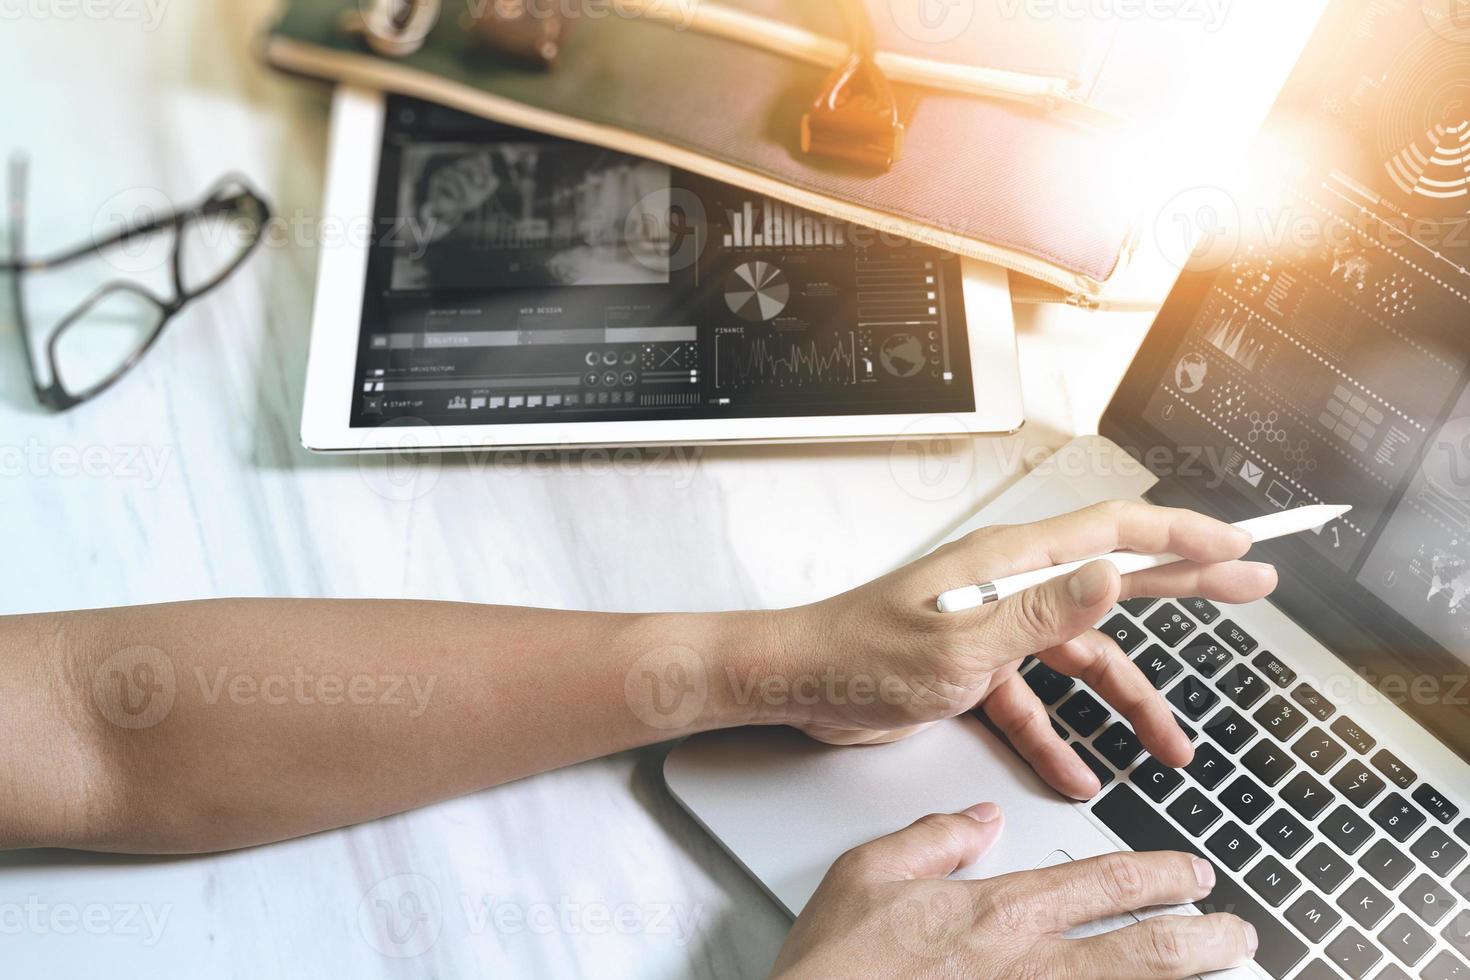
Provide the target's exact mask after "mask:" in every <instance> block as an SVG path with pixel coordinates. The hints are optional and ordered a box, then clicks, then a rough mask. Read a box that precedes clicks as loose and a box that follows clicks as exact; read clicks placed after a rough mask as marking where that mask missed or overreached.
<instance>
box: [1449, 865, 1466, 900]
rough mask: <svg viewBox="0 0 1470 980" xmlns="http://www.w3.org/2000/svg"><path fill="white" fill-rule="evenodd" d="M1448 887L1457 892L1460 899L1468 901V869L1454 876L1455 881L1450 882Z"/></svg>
mask: <svg viewBox="0 0 1470 980" xmlns="http://www.w3.org/2000/svg"><path fill="white" fill-rule="evenodd" d="M1450 887H1451V888H1453V889H1454V890H1455V891H1457V892H1459V893H1460V897H1461V898H1463V899H1465V900H1466V901H1470V869H1466V870H1464V871H1461V872H1460V873H1459V874H1458V875H1456V876H1455V880H1454V881H1452V882H1450Z"/></svg>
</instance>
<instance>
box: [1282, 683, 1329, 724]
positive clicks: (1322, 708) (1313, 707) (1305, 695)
mask: <svg viewBox="0 0 1470 980" xmlns="http://www.w3.org/2000/svg"><path fill="white" fill-rule="evenodd" d="M1291 699H1292V700H1293V701H1295V702H1296V703H1297V704H1299V705H1301V706H1302V707H1303V708H1305V709H1306V711H1307V714H1309V715H1311V716H1312V717H1313V718H1316V719H1317V720H1318V721H1326V720H1327V719H1328V718H1331V717H1332V713H1333V712H1334V711H1336V710H1337V708H1336V707H1335V706H1334V705H1333V704H1332V702H1331V701H1328V700H1327V699H1326V698H1324V697H1323V696H1322V695H1321V694H1319V693H1317V689H1316V688H1315V687H1313V686H1312V685H1310V684H1298V685H1297V686H1296V690H1295V691H1292V692H1291Z"/></svg>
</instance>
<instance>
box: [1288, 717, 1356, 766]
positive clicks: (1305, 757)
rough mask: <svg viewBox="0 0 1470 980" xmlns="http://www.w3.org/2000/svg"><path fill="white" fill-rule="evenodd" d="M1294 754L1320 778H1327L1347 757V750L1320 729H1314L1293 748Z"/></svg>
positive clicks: (1297, 741)
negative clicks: (1344, 757) (1343, 758)
mask: <svg viewBox="0 0 1470 980" xmlns="http://www.w3.org/2000/svg"><path fill="white" fill-rule="evenodd" d="M1291 751H1292V753H1293V754H1294V755H1295V756H1296V757H1297V758H1298V759H1300V760H1302V761H1303V762H1305V763H1306V764H1307V765H1309V766H1311V767H1312V771H1313V772H1315V773H1317V774H1318V775H1319V776H1325V775H1327V773H1329V772H1330V771H1331V770H1332V767H1333V766H1335V765H1337V764H1338V763H1339V762H1341V761H1342V757H1343V756H1345V755H1347V749H1345V748H1343V747H1342V746H1341V745H1340V744H1338V742H1337V740H1336V739H1334V738H1333V737H1332V736H1331V735H1328V734H1327V733H1326V732H1324V731H1323V730H1322V729H1320V728H1315V727H1314V728H1313V729H1312V730H1311V731H1309V732H1307V733H1306V734H1305V735H1303V736H1302V737H1301V738H1299V739H1297V740H1296V744H1295V745H1293V746H1292V747H1291Z"/></svg>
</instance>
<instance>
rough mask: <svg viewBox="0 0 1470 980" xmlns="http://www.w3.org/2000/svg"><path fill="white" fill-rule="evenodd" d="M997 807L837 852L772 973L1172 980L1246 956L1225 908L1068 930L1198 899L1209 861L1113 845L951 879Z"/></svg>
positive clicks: (1246, 927)
mask: <svg viewBox="0 0 1470 980" xmlns="http://www.w3.org/2000/svg"><path fill="white" fill-rule="evenodd" d="M1002 823H1003V820H1002V819H1001V814H1000V810H999V809H998V808H997V807H996V806H995V805H994V804H992V803H981V804H979V805H978V806H974V807H971V808H970V809H969V810H966V811H965V812H964V813H943V814H930V815H929V816H926V817H922V818H920V819H919V820H918V821H916V822H915V823H913V824H912V825H910V826H909V827H907V828H906V829H904V830H900V831H899V832H898V833H895V834H890V835H888V836H887V837H880V838H879V839H878V840H875V841H873V842H871V843H869V844H864V845H863V846H862V847H858V848H854V849H853V850H851V851H849V852H847V853H846V854H844V855H843V856H842V857H841V858H839V859H838V860H837V862H836V863H835V864H834V865H833V866H832V869H831V870H830V871H828V872H827V876H826V877H825V878H824V879H822V884H821V886H820V887H818V889H817V892H816V894H815V895H813V896H812V898H811V901H809V902H808V903H807V905H806V908H805V910H804V911H803V912H802V913H801V916H800V917H799V918H797V920H796V925H795V926H793V927H792V930H791V935H790V936H789V937H787V940H786V945H785V946H784V947H783V948H782V950H781V954H780V956H779V957H778V958H777V960H776V967H775V970H774V971H773V973H772V975H773V976H774V977H778V978H782V980H800V978H807V977H847V976H854V975H863V976H874V977H1009V978H1018V980H1022V978H1041V977H1066V978H1068V980H1111V978H1119V980H1125V978H1126V980H1179V978H1181V977H1189V976H1193V975H1195V974H1197V973H1205V972H1207V971H1211V970H1222V969H1225V968H1227V967H1230V966H1234V965H1236V964H1239V963H1241V962H1244V961H1245V960H1248V959H1250V958H1251V957H1252V956H1253V955H1255V950H1256V945H1257V942H1258V940H1257V938H1256V931H1255V929H1254V927H1252V926H1251V925H1250V924H1249V923H1247V922H1245V921H1244V920H1242V919H1240V918H1237V917H1236V916H1233V915H1227V914H1215V915H1204V916H1192V915H1190V916H1184V915H1160V916H1155V917H1153V918H1150V919H1146V920H1144V921H1142V922H1139V923H1137V924H1134V925H1130V926H1128V927H1126V928H1123V929H1119V930H1117V931H1114V932H1109V933H1105V934H1103V935H1100V936H1093V937H1091V938H1087V939H1075V940H1074V939H1066V938H1064V934H1065V933H1066V932H1067V931H1068V930H1069V929H1071V928H1073V927H1075V926H1079V925H1085V924H1087V923H1090V922H1095V921H1097V920H1098V919H1104V918H1107V917H1110V916H1116V915H1123V914H1126V913H1128V912H1134V911H1137V910H1140V909H1144V908H1148V907H1150V906H1154V905H1179V904H1184V903H1187V902H1194V901H1198V900H1200V899H1202V898H1204V897H1205V896H1206V895H1208V894H1209V893H1210V891H1211V890H1212V889H1213V888H1214V883H1215V870H1214V868H1213V867H1212V866H1211V865H1210V863H1209V862H1208V861H1204V860H1201V859H1199V858H1195V857H1192V856H1190V855H1187V854H1178V853H1172V852H1167V851H1158V852H1153V853H1132V852H1123V853H1119V854H1110V855H1107V856H1104V857H1100V858H1093V859H1091V860H1087V861H1078V862H1076V863H1074V864H1065V865H1060V866H1057V867H1052V868H1046V869H1044V870H1038V871H1025V872H1020V873H1018V874H1009V875H1003V876H1000V877H997V878H990V879H985V880H978V881H952V880H947V876H948V875H949V874H951V873H952V872H954V871H956V870H957V869H959V868H962V867H965V866H967V865H969V864H972V863H974V862H975V861H976V860H978V859H979V858H980V857H981V856H982V855H984V854H985V852H986V851H988V850H989V849H990V847H991V845H992V844H994V843H995V841H996V839H997V838H998V837H999V836H1000V832H1001V826H1002Z"/></svg>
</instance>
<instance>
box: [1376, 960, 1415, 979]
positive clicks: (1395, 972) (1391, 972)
mask: <svg viewBox="0 0 1470 980" xmlns="http://www.w3.org/2000/svg"><path fill="white" fill-rule="evenodd" d="M1373 980H1414V978H1413V977H1411V976H1409V975H1408V974H1407V973H1405V972H1404V971H1403V970H1400V969H1399V968H1398V965H1397V964H1395V963H1385V964H1383V969H1381V970H1379V971H1378V972H1377V973H1375V974H1373Z"/></svg>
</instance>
